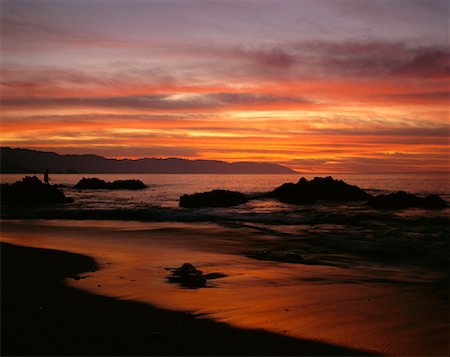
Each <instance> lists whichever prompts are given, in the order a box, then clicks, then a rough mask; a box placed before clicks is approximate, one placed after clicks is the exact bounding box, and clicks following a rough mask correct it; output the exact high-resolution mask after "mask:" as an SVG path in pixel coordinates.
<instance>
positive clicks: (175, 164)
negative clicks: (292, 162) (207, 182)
mask: <svg viewBox="0 0 450 357" xmlns="http://www.w3.org/2000/svg"><path fill="white" fill-rule="evenodd" d="M0 154H1V172H2V173H42V172H44V171H45V170H47V169H48V170H50V172H52V173H136V174H137V173H148V174H295V173H296V172H295V171H294V170H291V169H290V168H288V167H285V166H282V165H278V164H272V163H259V162H234V163H229V162H225V161H217V160H186V159H180V158H167V159H159V158H142V159H110V158H105V157H102V156H98V155H60V154H57V153H55V152H46V151H36V150H29V149H19V148H17V149H16V148H10V147H2V148H0Z"/></svg>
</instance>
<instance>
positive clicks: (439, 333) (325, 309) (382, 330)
mask: <svg viewBox="0 0 450 357" xmlns="http://www.w3.org/2000/svg"><path fill="white" fill-rule="evenodd" d="M268 238H270V237H266V236H264V235H261V234H258V235H255V234H254V233H252V232H248V231H246V230H245V229H242V228H235V227H233V228H231V227H229V228H225V227H220V226H214V225H211V224H209V225H205V224H199V223H191V224H178V225H176V226H173V225H172V224H167V223H143V222H123V221H78V222H77V221H63V220H51V221H46V220H22V221H17V220H12V221H2V238H1V240H2V241H3V242H6V243H11V244H15V245H20V246H27V247H34V248H44V249H56V250H61V251H64V252H71V253H75V254H82V255H85V256H88V257H92V258H93V259H95V261H96V262H97V263H98V265H99V267H100V269H99V270H97V271H95V272H93V273H86V274H82V276H83V277H84V276H88V277H87V278H85V279H84V278H82V279H73V278H68V279H65V281H64V283H65V284H67V285H68V286H69V287H70V288H72V289H75V290H76V291H80V292H84V293H87V294H92V295H95V296H99V295H101V296H103V297H105V296H108V297H110V298H111V299H113V300H116V301H117V300H120V301H122V300H126V301H125V302H128V301H133V302H137V303H143V304H145V306H150V307H154V308H156V309H160V310H163V311H169V312H175V311H178V312H180V313H183V312H187V313H188V315H189V316H190V318H191V319H192V320H194V321H200V320H207V319H208V321H216V322H217V323H219V324H220V323H224V324H225V325H226V326H229V327H230V328H232V329H234V328H236V329H237V330H239V331H241V329H243V330H244V331H247V330H251V331H253V330H254V329H256V330H258V329H259V331H261V330H263V331H268V333H270V334H275V335H277V336H289V337H290V338H293V339H295V340H296V341H303V340H307V341H323V342H324V343H325V344H331V345H333V346H347V347H349V348H353V349H356V350H359V351H371V352H372V353H377V354H382V355H396V356H401V355H429V356H432V355H435V356H441V355H445V353H446V352H447V351H448V342H447V331H448V323H447V320H446V318H445V316H446V315H445V311H448V304H447V303H446V301H448V297H447V294H446V293H445V291H446V290H445V286H442V284H440V283H439V281H440V280H437V279H438V278H439V276H437V275H435V273H434V272H433V271H421V272H420V274H419V272H418V271H415V273H414V274H413V273H412V271H411V269H410V268H409V267H401V266H399V265H397V266H391V267H389V266H380V265H374V266H370V267H365V266H348V267H339V266H333V265H307V264H289V263H283V262H276V261H265V260H258V259H252V258H249V257H246V256H245V254H244V253H245V252H243V247H245V248H250V247H252V249H262V248H263V247H266V246H267V244H268V243H270V240H267V239H268ZM243 243H244V244H243ZM185 262H189V263H191V264H193V265H194V266H195V267H196V268H198V269H200V270H202V271H203V272H204V273H205V274H208V273H214V272H218V273H223V274H225V275H226V277H224V278H221V279H217V280H213V281H211V283H210V284H209V285H210V287H209V288H202V289H185V288H182V287H180V286H178V285H177V284H170V283H168V282H167V280H166V276H167V275H168V273H167V270H166V268H170V267H178V266H180V265H181V264H183V263H185ZM23 270H24V268H23V267H22V268H20V269H19V271H23ZM72 277H73V276H72ZM436 283H438V284H437V285H436ZM436 288H438V289H437V290H436ZM170 333H172V334H173V333H177V330H171V331H170ZM208 333H209V331H207V333H206V335H201V334H197V335H196V336H194V337H193V338H195V339H197V338H199V339H201V340H203V339H208V337H206V336H208ZM74 334H75V335H77V332H75V333H74ZM256 340H257V339H256ZM256 343H257V341H256ZM217 346H218V347H216V352H214V350H210V351H208V353H206V352H205V353H204V354H212V355H214V354H217V353H220V352H218V351H219V350H221V348H220V346H221V344H220V341H219V343H218V344H217ZM203 350H204V348H203V349H202V351H203ZM180 353H181V352H178V354H180ZM199 353H200V352H196V353H192V354H199ZM249 353H250V352H249ZM249 353H246V352H245V353H244V352H241V353H239V352H229V353H227V352H223V354H231V355H233V354H249ZM266 353H267V354H270V353H269V352H259V353H257V352H255V353H253V354H266ZM273 353H274V354H278V355H280V354H291V355H298V354H299V353H301V352H298V351H293V352H290V353H288V352H285V353H284V352H280V351H278V350H275V351H274V352H273ZM364 353H365V352H360V353H359V354H364ZM125 354H130V353H125ZM173 354H177V353H176V352H173ZM311 354H314V352H311Z"/></svg>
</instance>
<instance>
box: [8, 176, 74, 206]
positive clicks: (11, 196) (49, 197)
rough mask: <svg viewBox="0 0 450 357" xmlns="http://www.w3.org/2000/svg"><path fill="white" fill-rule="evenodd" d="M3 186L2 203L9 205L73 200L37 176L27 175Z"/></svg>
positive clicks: (55, 202)
mask: <svg viewBox="0 0 450 357" xmlns="http://www.w3.org/2000/svg"><path fill="white" fill-rule="evenodd" d="M0 187H1V204H2V205H9V206H38V205H47V204H57V203H69V202H73V199H72V198H70V197H66V196H65V195H64V192H62V191H61V190H59V189H58V188H57V187H55V186H53V185H46V184H44V183H43V182H42V181H41V180H39V179H38V178H37V177H36V176H33V177H30V176H26V177H24V178H23V179H22V181H17V182H16V183H13V184H12V185H9V184H3V185H1V186H0Z"/></svg>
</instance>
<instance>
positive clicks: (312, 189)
mask: <svg viewBox="0 0 450 357" xmlns="http://www.w3.org/2000/svg"><path fill="white" fill-rule="evenodd" d="M269 196H272V197H275V198H277V199H278V200H280V201H281V202H285V203H294V204H310V203H315V202H317V201H318V200H327V201H364V200H367V199H369V198H370V197H372V196H371V195H369V194H368V193H366V192H364V190H362V189H360V188H359V187H358V186H354V185H349V184H347V183H345V182H344V181H342V180H335V179H333V178H332V177H331V176H328V177H324V178H323V177H315V178H314V179H313V180H311V181H308V180H307V179H305V178H304V177H302V178H301V179H300V180H299V181H298V182H297V183H296V184H293V183H285V184H283V185H281V186H280V187H277V188H276V189H275V190H273V191H272V192H271V193H270V194H269Z"/></svg>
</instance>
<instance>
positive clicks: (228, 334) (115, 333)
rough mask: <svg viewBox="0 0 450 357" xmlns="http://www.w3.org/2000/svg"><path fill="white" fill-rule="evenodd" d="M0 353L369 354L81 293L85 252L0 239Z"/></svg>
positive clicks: (88, 267) (87, 267)
mask: <svg viewBox="0 0 450 357" xmlns="http://www.w3.org/2000/svg"><path fill="white" fill-rule="evenodd" d="M1 255H2V259H1V264H2V355H92V354H99V355H322V356H324V355H326V356H330V355H345V356H347V355H370V354H369V353H368V352H367V351H361V350H356V349H351V348H346V347H341V346H337V345H332V344H327V343H322V342H316V341H309V340H300V339H296V338H292V337H288V336H282V335H278V334H274V333H271V332H266V331H263V330H249V329H240V328H235V327H230V326H228V325H226V324H224V323H220V322H215V321H212V320H209V319H204V318H202V319H196V317H195V316H194V315H191V314H188V313H183V312H175V311H170V310H164V309H160V308H156V307H153V306H151V305H149V304H144V303H140V302H134V301H125V300H118V299H115V298H111V297H106V296H102V295H96V294H92V293H88V292H84V291H81V290H78V289H75V288H73V287H70V286H67V285H66V284H65V283H64V282H63V279H64V278H66V277H73V276H74V275H76V274H80V273H84V272H89V271H93V270H97V269H98V265H97V263H96V262H95V261H94V260H93V259H92V258H89V257H87V256H83V255H79V254H73V253H67V252H63V251H57V250H50V249H42V248H29V247H23V246H18V245H13V244H9V243H3V242H2V243H1Z"/></svg>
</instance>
